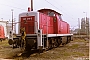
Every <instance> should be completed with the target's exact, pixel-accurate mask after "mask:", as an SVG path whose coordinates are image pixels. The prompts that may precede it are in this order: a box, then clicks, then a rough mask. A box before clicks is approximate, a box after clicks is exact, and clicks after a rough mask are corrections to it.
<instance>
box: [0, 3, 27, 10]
mask: <svg viewBox="0 0 90 60" xmlns="http://www.w3.org/2000/svg"><path fill="white" fill-rule="evenodd" d="M0 5H5V6H8V7H12V8H16V9H20V10H24V11H27V10H26V9H22V8H18V7H14V6H10V5H6V4H0Z"/></svg>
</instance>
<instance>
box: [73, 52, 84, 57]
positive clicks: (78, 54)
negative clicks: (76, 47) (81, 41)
mask: <svg viewBox="0 0 90 60" xmlns="http://www.w3.org/2000/svg"><path fill="white" fill-rule="evenodd" d="M72 55H74V56H85V55H84V53H81V52H72Z"/></svg>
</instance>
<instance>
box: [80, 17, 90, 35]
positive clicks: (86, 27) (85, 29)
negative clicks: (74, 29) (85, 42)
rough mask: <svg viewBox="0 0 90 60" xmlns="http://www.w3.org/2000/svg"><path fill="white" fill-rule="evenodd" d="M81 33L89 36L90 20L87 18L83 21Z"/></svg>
mask: <svg viewBox="0 0 90 60" xmlns="http://www.w3.org/2000/svg"><path fill="white" fill-rule="evenodd" d="M80 33H81V34H87V35H89V18H87V17H86V18H82V19H81V29H80Z"/></svg>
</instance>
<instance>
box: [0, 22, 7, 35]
mask: <svg viewBox="0 0 90 60" xmlns="http://www.w3.org/2000/svg"><path fill="white" fill-rule="evenodd" d="M7 23H8V21H0V25H2V26H3V27H4V33H5V37H8V35H7Z"/></svg>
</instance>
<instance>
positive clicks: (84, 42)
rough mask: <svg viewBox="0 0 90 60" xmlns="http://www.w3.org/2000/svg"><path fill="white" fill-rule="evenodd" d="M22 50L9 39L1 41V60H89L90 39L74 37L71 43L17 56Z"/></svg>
mask: <svg viewBox="0 0 90 60" xmlns="http://www.w3.org/2000/svg"><path fill="white" fill-rule="evenodd" d="M21 52H22V51H21V50H20V49H19V48H17V49H13V48H12V46H10V45H9V44H8V40H5V41H2V42H0V60H89V40H88V39H80V38H74V40H73V41H71V42H70V43H68V44H66V45H64V46H59V47H58V48H54V49H51V50H48V51H44V52H43V53H40V54H39V53H33V54H31V55H30V56H29V57H24V56H17V55H18V54H19V53H21Z"/></svg>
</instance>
